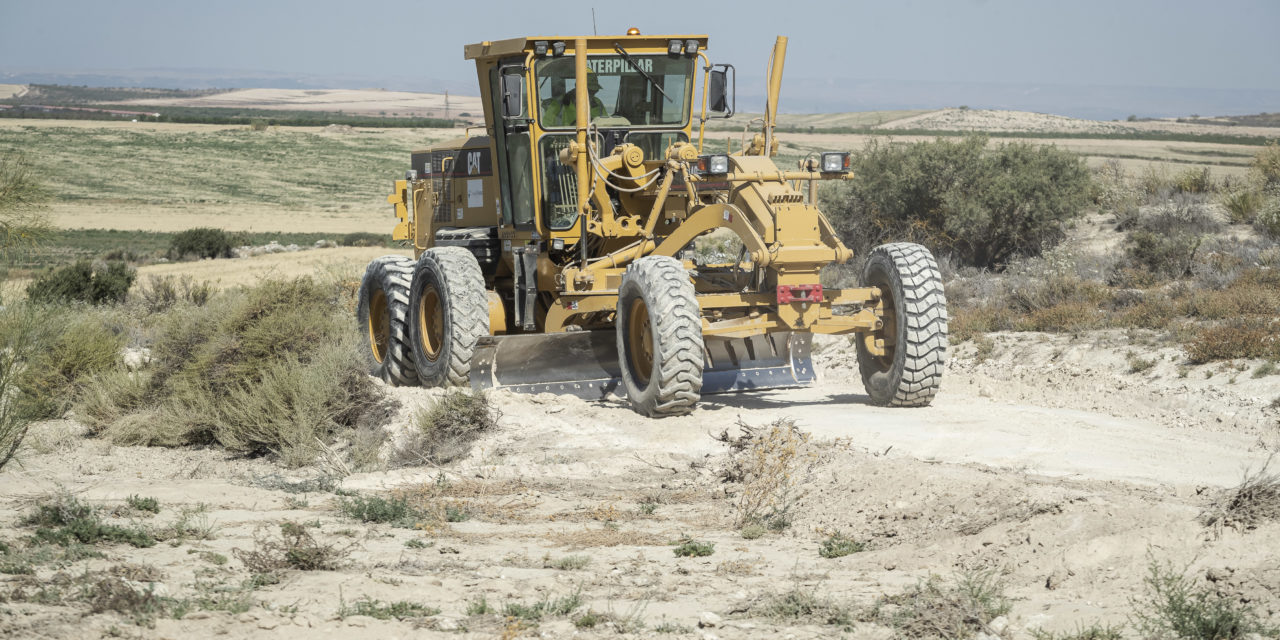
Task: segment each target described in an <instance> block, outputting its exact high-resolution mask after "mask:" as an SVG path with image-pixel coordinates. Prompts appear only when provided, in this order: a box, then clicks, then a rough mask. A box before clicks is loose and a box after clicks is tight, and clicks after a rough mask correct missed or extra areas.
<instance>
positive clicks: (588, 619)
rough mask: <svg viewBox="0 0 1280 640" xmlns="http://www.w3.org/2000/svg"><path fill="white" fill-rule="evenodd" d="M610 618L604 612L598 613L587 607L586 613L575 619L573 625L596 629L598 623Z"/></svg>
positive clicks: (580, 627)
mask: <svg viewBox="0 0 1280 640" xmlns="http://www.w3.org/2000/svg"><path fill="white" fill-rule="evenodd" d="M608 619H609V617H608V616H606V615H604V614H602V613H596V612H595V611H592V610H591V609H587V612H586V613H584V614H582V615H580V616H577V617H575V618H574V619H573V626H575V627H577V628H579V629H594V628H595V626H596V625H598V624H600V623H602V622H605V621H606V620H608Z"/></svg>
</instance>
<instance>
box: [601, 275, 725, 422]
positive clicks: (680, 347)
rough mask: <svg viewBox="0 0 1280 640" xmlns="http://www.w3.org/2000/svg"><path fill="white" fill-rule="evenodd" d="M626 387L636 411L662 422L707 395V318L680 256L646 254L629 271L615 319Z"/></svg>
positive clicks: (619, 298)
mask: <svg viewBox="0 0 1280 640" xmlns="http://www.w3.org/2000/svg"><path fill="white" fill-rule="evenodd" d="M616 325H617V326H616V330H617V346H618V358H619V360H621V363H620V364H621V365H622V366H621V367H620V368H621V370H622V383H623V385H624V386H625V387H626V389H627V397H628V398H629V399H630V400H631V407H632V408H633V409H635V410H636V412H637V413H640V414H643V415H646V416H649V417H651V418H657V417H662V416H675V415H684V414H686V413H689V412H690V411H693V407H694V405H696V404H697V403H698V400H699V398H701V396H702V368H703V365H704V364H705V362H706V359H705V356H704V354H703V345H702V316H701V313H700V310H699V307H698V298H697V295H696V293H695V291H694V288H693V282H692V281H690V280H689V274H688V273H686V272H685V270H684V265H682V264H681V263H680V261H678V260H676V259H675V258H670V257H666V256H647V257H644V258H640V259H639V260H636V261H635V262H634V263H632V264H631V266H629V267H627V271H626V273H624V274H623V276H622V286H621V287H619V289H618V312H617V321H616Z"/></svg>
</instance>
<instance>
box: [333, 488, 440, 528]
mask: <svg viewBox="0 0 1280 640" xmlns="http://www.w3.org/2000/svg"><path fill="white" fill-rule="evenodd" d="M338 510H339V511H341V512H342V514H343V515H345V516H347V517H348V518H353V519H355V520H359V521H360V522H377V523H380V524H391V525H393V526H397V527H412V526H413V525H414V524H415V523H416V522H417V521H418V519H419V518H421V517H422V514H421V513H419V512H418V511H417V510H416V509H414V508H413V507H412V506H410V505H409V500H408V498H405V497H404V496H392V497H390V498H384V497H382V496H360V495H357V496H350V497H343V498H341V499H340V500H339V502H338Z"/></svg>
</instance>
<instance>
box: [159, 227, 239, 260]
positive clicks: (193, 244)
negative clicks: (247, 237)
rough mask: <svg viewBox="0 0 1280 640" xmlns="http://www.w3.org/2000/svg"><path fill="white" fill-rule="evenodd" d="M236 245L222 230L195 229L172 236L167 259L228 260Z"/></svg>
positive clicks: (231, 237) (230, 235) (234, 238)
mask: <svg viewBox="0 0 1280 640" xmlns="http://www.w3.org/2000/svg"><path fill="white" fill-rule="evenodd" d="M236 244H237V238H236V237H235V236H233V235H232V234H229V233H227V232H226V231H223V230H222V229H214V228H212V227H196V228H195V229H187V230H186V231H182V232H180V233H177V234H174V236H173V240H172V241H170V244H169V257H170V258H171V259H174V260H181V259H184V258H192V257H194V258H230V257H231V252H232V250H233V249H234V248H235V246H236Z"/></svg>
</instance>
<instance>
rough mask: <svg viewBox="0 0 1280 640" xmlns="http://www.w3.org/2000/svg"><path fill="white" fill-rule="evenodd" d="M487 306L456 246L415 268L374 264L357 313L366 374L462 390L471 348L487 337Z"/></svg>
mask: <svg viewBox="0 0 1280 640" xmlns="http://www.w3.org/2000/svg"><path fill="white" fill-rule="evenodd" d="M488 304H489V303H488V296H487V293H486V291H485V286H484V274H483V273H482V272H481V271H480V264H479V263H478V262H477V261H476V258H475V256H474V255H473V254H472V253H471V252H470V251H467V250H466V249H463V248H461V247H436V248H433V249H428V250H427V251H425V252H423V254H422V256H421V257H420V258H419V259H418V261H417V262H416V263H415V262H414V261H413V260H412V259H410V258H407V257H405V256H383V257H381V258H378V259H376V260H374V261H373V262H372V263H370V264H369V268H368V269H366V270H365V275H364V279H363V280H362V282H361V283H360V293H359V301H358V303H357V310H356V316H357V318H358V320H359V323H360V327H361V329H362V333H363V334H364V335H365V336H366V338H367V340H368V345H369V349H368V353H370V354H371V356H372V360H373V362H372V363H371V371H372V373H373V374H374V375H376V376H378V377H379V378H382V379H383V380H385V381H387V382H388V383H390V384H393V385H396V386H413V385H417V384H422V385H424V386H429V387H445V386H452V387H461V386H467V385H468V384H469V383H470V381H469V375H470V370H471V356H472V353H473V352H474V350H475V345H476V341H477V340H478V339H479V337H480V336H483V335H488V334H489V306H488Z"/></svg>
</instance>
